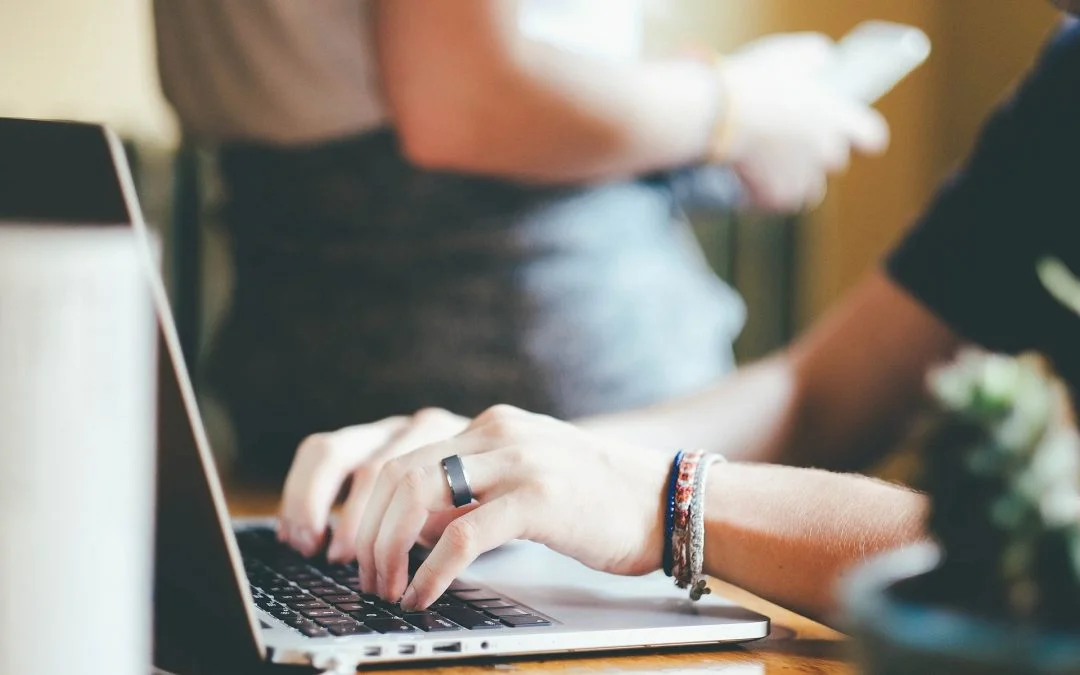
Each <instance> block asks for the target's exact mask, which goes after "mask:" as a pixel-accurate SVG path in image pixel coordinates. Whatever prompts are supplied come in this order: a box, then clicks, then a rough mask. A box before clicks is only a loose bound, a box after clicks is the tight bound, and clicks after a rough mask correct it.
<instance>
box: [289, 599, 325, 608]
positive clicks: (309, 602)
mask: <svg viewBox="0 0 1080 675" xmlns="http://www.w3.org/2000/svg"><path fill="white" fill-rule="evenodd" d="M288 605H289V607H292V608H293V609H330V605H328V604H326V603H325V602H322V601H321V600H316V599H314V598H312V597H306V598H304V599H303V600H293V601H291V602H289V603H288Z"/></svg>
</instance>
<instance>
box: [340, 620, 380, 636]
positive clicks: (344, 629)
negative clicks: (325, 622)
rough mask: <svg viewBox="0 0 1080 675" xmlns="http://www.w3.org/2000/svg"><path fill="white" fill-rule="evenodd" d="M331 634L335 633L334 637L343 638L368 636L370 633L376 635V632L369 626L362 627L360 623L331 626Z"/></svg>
mask: <svg viewBox="0 0 1080 675" xmlns="http://www.w3.org/2000/svg"><path fill="white" fill-rule="evenodd" d="M330 632H331V633H333V634H334V635H338V636H342V635H367V634H369V633H374V632H375V631H373V630H371V629H370V628H368V627H367V626H361V625H360V624H358V623H353V624H352V625H350V624H346V623H342V624H337V625H336V626H330Z"/></svg>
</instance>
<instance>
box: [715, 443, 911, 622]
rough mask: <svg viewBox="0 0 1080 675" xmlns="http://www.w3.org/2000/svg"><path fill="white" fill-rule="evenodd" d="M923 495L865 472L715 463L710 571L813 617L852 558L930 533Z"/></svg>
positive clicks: (828, 604) (830, 599) (828, 602)
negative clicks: (866, 475) (865, 474)
mask: <svg viewBox="0 0 1080 675" xmlns="http://www.w3.org/2000/svg"><path fill="white" fill-rule="evenodd" d="M926 508H927V503H926V500H925V498H924V497H923V496H922V495H919V494H917V493H914V492H911V491H908V490H905V489H901V488H898V487H895V486H892V485H887V484H884V483H881V482H879V481H875V480H872V479H869V478H864V477H861V476H854V475H848V474H835V473H828V472H824V471H816V470H812V469H795V468H789V467H779V466H762V465H753V464H715V465H713V467H712V471H711V472H710V473H709V482H708V486H707V494H706V499H705V572H706V573H707V574H709V575H712V576H715V577H717V578H720V579H723V580H724V581H728V582H730V583H733V584H735V585H737V586H739V587H741V588H744V589H746V590H748V591H750V592H751V593H755V594H757V595H760V596H762V597H764V598H766V599H768V600H770V601H772V602H775V603H777V604H779V605H781V606H784V607H788V608H791V609H793V610H795V611H797V612H800V613H802V614H804V615H807V616H811V617H814V618H817V619H828V618H829V617H830V616H831V615H832V614H833V612H834V610H835V608H836V583H837V581H838V579H839V577H840V576H841V575H842V574H843V573H844V572H845V571H847V570H848V569H849V568H851V567H852V566H853V565H854V564H856V563H858V562H860V561H862V560H864V559H865V558H867V557H868V556H871V555H873V554H875V553H878V552H880V551H886V550H889V549H892V548H895V547H897V546H901V545H904V544H909V543H912V542H915V541H918V540H919V539H920V538H922V537H923V536H924V532H923V521H924V517H925V512H926Z"/></svg>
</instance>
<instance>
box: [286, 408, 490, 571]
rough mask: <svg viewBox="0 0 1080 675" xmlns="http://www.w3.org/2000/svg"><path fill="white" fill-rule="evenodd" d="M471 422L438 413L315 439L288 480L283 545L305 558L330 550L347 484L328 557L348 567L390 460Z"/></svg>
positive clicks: (431, 410)
mask: <svg viewBox="0 0 1080 675" xmlns="http://www.w3.org/2000/svg"><path fill="white" fill-rule="evenodd" d="M468 425H469V420H468V419H466V418H464V417H461V416H459V415H455V414H453V413H450V412H447V411H445V410H441V409H438V408H428V409H425V410H421V411H419V412H417V413H415V414H413V415H410V416H407V417H388V418H386V419H384V420H381V421H378V422H373V423H371V424H359V425H356V426H351V427H345V428H344V429H339V430H338V431H333V432H329V433H319V434H314V435H312V436H309V437H308V438H307V439H305V440H304V442H303V443H301V444H300V447H299V448H298V449H297V450H296V457H295V459H294V460H293V463H292V466H291V467H290V468H289V474H288V476H287V477H286V478H285V488H284V491H283V493H282V498H281V510H280V513H279V515H278V526H277V528H278V529H277V535H278V540H279V541H281V542H283V543H286V544H288V545H290V546H292V547H293V548H294V549H296V550H297V551H299V552H300V553H302V554H303V555H305V556H308V557H310V556H313V555H315V554H316V553H318V552H319V551H320V550H322V547H323V546H325V545H327V542H326V541H325V539H326V533H327V526H328V524H329V522H330V514H331V511H332V510H333V508H334V504H335V502H336V501H337V498H338V495H339V494H340V493H341V490H342V488H343V487H344V486H345V485H346V483H350V482H351V485H350V486H349V494H348V497H346V499H345V503H344V504H343V505H342V507H341V512H340V514H339V517H338V520H337V523H336V524H335V527H334V531H333V535H332V538H331V541H330V542H329V547H328V548H327V552H326V555H327V558H328V559H329V560H330V561H331V562H346V561H348V560H350V559H352V557H353V556H354V554H355V552H356V545H355V544H356V533H357V529H358V528H359V527H360V521H361V518H362V517H363V515H364V508H365V507H366V506H367V503H368V498H369V497H370V495H371V489H372V485H373V484H374V482H375V479H376V478H377V477H378V476H379V472H380V471H381V470H382V467H383V465H384V464H386V462H387V461H389V460H391V459H394V458H395V457H399V456H401V455H404V454H407V453H409V452H412V451H413V450H416V449H417V448H419V447H422V446H425V445H428V444H430V443H435V442H436V441H442V440H446V439H448V438H451V437H453V436H455V435H457V434H459V433H460V432H462V431H464V430H465V428H466V427H467V426H468Z"/></svg>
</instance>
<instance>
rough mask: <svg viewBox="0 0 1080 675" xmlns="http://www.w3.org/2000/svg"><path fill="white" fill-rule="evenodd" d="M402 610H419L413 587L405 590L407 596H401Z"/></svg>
mask: <svg viewBox="0 0 1080 675" xmlns="http://www.w3.org/2000/svg"><path fill="white" fill-rule="evenodd" d="M401 608H402V609H403V610H405V611H409V610H414V609H419V608H418V607H416V589H415V588H413V587H412V586H411V585H410V586H409V587H408V588H406V589H405V595H403V596H401Z"/></svg>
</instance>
